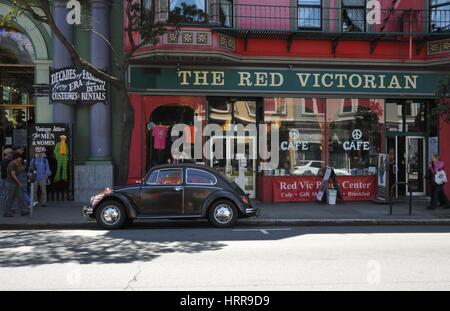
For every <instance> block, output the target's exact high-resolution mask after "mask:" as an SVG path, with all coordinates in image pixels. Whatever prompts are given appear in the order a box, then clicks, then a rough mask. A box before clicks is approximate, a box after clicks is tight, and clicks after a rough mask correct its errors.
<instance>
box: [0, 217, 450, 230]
mask: <svg viewBox="0 0 450 311" xmlns="http://www.w3.org/2000/svg"><path fill="white" fill-rule="evenodd" d="M205 225H206V226H207V227H211V226H210V225H209V223H208V222H206V221H201V220H200V221H183V220H181V221H141V222H137V223H135V224H134V225H133V226H132V227H130V228H137V229H139V227H142V229H145V228H148V229H151V228H170V227H177V228H178V227H186V228H205ZM236 226H238V227H242V226H251V227H255V226H272V227H277V226H298V227H301V226H304V227H313V226H450V219H242V220H239V221H238V222H237V223H236ZM50 229H53V230H58V229H61V230H77V229H100V228H99V227H98V226H97V224H96V223H95V222H84V223H28V224H26V223H22V224H0V230H50Z"/></svg>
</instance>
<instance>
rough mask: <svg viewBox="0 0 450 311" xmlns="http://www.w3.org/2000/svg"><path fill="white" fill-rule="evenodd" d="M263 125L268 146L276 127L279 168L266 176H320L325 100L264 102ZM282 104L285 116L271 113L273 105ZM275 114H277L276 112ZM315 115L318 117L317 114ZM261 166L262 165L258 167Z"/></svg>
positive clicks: (297, 99)
mask: <svg viewBox="0 0 450 311" xmlns="http://www.w3.org/2000/svg"><path fill="white" fill-rule="evenodd" d="M264 102H265V104H264V107H265V111H264V123H265V124H266V125H267V128H268V133H267V140H268V146H270V145H271V144H270V137H271V134H270V130H271V128H272V126H273V125H277V126H279V134H280V139H279V141H280V146H279V165H278V167H277V168H276V169H274V170H270V171H264V174H266V175H275V176H283V175H297V176H307V175H321V173H322V168H323V167H324V166H325V162H324V160H325V159H324V157H323V150H324V148H323V146H324V131H325V114H324V112H325V100H323V99H315V98H311V99H305V98H285V99H283V100H281V99H279V98H275V99H272V98H266V99H264ZM277 102H284V103H285V106H284V108H283V109H284V113H274V109H273V106H272V104H273V103H277ZM275 111H276V112H280V111H279V110H277V109H276V108H275ZM316 112H317V113H316ZM261 166H262V165H261Z"/></svg>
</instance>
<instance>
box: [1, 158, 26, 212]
mask: <svg viewBox="0 0 450 311" xmlns="http://www.w3.org/2000/svg"><path fill="white" fill-rule="evenodd" d="M22 166H23V164H22V156H21V155H20V154H16V155H15V158H14V160H13V161H11V163H9V165H8V167H7V169H6V171H7V177H6V189H7V195H8V198H7V199H6V204H5V206H4V211H3V217H13V215H12V213H11V212H12V210H11V209H12V205H13V203H14V201H15V200H17V203H18V208H19V212H20V215H21V216H26V215H28V214H29V212H28V211H27V209H26V206H25V203H24V201H23V196H22V191H21V190H20V188H21V187H22V184H21V182H20V181H19V178H18V177H17V174H18V172H19V170H20V169H21V167H22Z"/></svg>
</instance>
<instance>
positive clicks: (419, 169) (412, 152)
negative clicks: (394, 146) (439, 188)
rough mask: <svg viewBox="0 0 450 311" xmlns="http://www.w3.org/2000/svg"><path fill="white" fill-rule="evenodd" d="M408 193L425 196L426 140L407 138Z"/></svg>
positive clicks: (422, 138)
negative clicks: (409, 187)
mask: <svg viewBox="0 0 450 311" xmlns="http://www.w3.org/2000/svg"><path fill="white" fill-rule="evenodd" d="M406 159H407V162H406V163H407V164H406V181H407V182H408V183H409V184H410V186H411V188H412V189H408V186H406V192H407V193H409V191H410V190H411V191H412V193H413V194H414V195H425V138H424V137H413V136H407V137H406Z"/></svg>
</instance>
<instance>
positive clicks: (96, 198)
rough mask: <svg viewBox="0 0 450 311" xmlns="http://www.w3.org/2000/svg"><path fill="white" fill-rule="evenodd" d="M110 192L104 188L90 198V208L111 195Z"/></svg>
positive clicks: (109, 189) (110, 190)
mask: <svg viewBox="0 0 450 311" xmlns="http://www.w3.org/2000/svg"><path fill="white" fill-rule="evenodd" d="M111 192H112V189H111V188H106V189H105V190H103V191H102V192H100V193H99V194H96V195H94V196H92V197H91V206H92V207H94V206H95V205H97V204H98V202H100V201H101V200H102V199H103V198H104V197H105V196H106V195H107V194H108V193H111Z"/></svg>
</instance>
